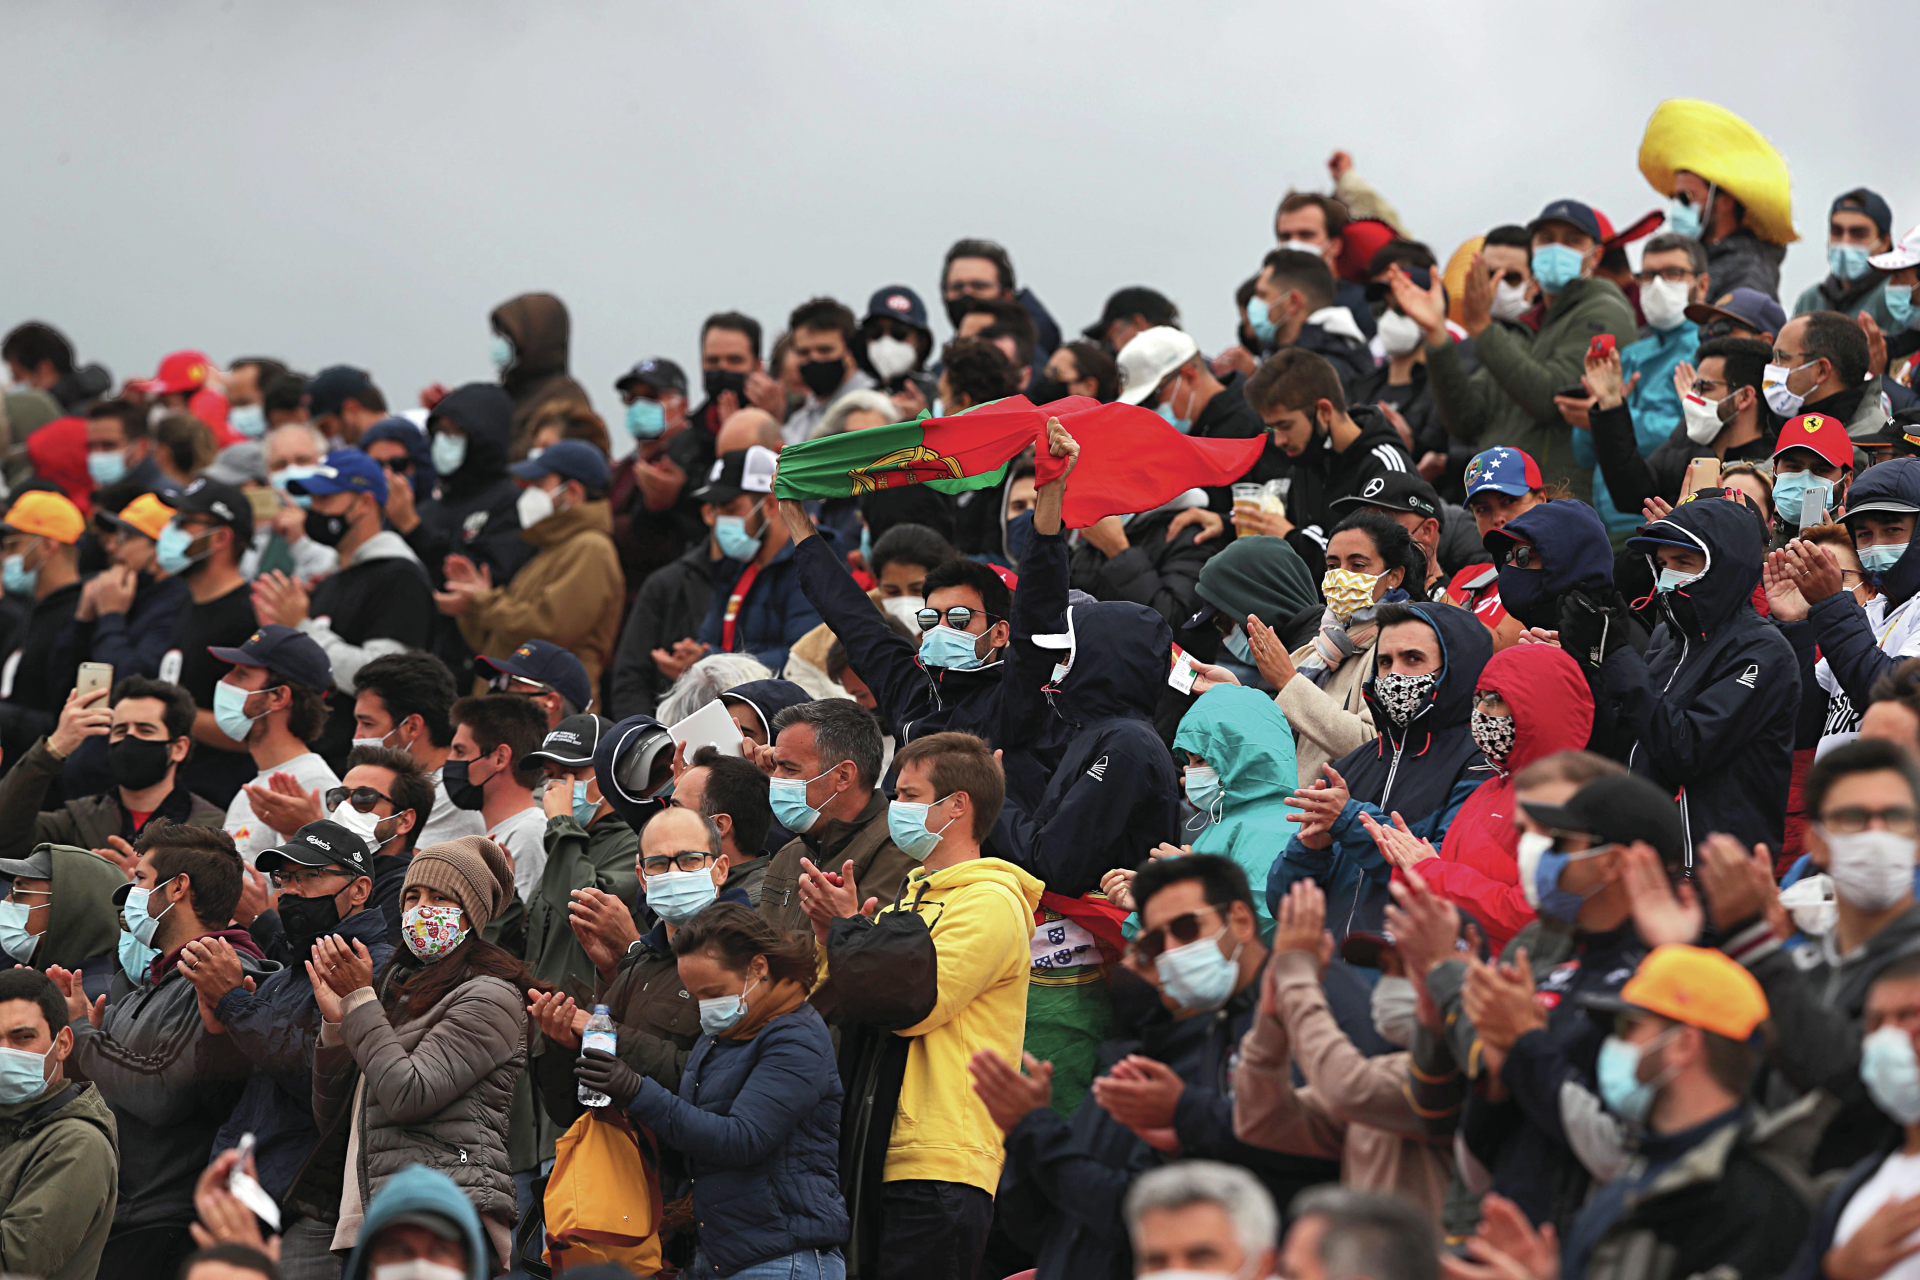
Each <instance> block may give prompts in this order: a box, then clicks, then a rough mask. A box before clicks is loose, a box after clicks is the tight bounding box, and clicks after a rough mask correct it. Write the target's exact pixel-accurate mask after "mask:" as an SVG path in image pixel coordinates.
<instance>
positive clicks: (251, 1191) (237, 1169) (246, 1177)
mask: <svg viewBox="0 0 1920 1280" xmlns="http://www.w3.org/2000/svg"><path fill="white" fill-rule="evenodd" d="M254 1143H255V1139H254V1136H253V1135H252V1134H251V1133H243V1134H241V1135H240V1143H239V1146H238V1147H237V1150H238V1151H239V1152H240V1158H239V1159H238V1160H235V1161H234V1162H233V1168H232V1169H231V1170H229V1171H228V1173H227V1190H228V1191H229V1192H231V1193H232V1195H233V1198H234V1199H235V1200H238V1201H239V1202H240V1203H241V1204H243V1205H245V1206H246V1207H247V1208H248V1209H250V1210H252V1211H253V1216H254V1217H256V1218H258V1219H260V1220H261V1221H262V1222H264V1223H266V1224H267V1226H268V1227H269V1228H271V1229H272V1230H274V1231H278V1230H279V1229H280V1206H279V1205H278V1204H275V1203H274V1199H273V1197H272V1196H270V1195H268V1194H267V1190H266V1188H265V1187H263V1186H261V1185H260V1181H259V1179H258V1178H256V1177H254V1175H253V1148H254Z"/></svg>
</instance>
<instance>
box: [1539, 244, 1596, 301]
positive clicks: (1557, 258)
mask: <svg viewBox="0 0 1920 1280" xmlns="http://www.w3.org/2000/svg"><path fill="white" fill-rule="evenodd" d="M1584 263H1585V260H1584V259H1583V258H1582V256H1581V254H1580V251H1579V250H1578V249H1572V248H1568V247H1567V246H1566V245H1564V244H1543V245H1541V246H1540V247H1539V248H1537V249H1535V250H1534V251H1533V278H1534V279H1535V280H1538V281H1539V282H1540V287H1541V288H1542V289H1545V290H1546V291H1547V292H1548V293H1558V292H1560V291H1561V290H1562V289H1564V288H1566V287H1567V286H1568V285H1570V284H1572V283H1573V282H1574V281H1575V280H1578V279H1579V278H1580V268H1581V267H1582V266H1583V265H1584Z"/></svg>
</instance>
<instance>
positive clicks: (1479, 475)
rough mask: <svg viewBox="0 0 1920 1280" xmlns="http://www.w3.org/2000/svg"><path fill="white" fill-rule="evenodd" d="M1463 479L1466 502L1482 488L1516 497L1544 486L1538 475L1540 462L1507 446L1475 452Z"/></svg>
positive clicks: (1544, 483) (1526, 453)
mask: <svg viewBox="0 0 1920 1280" xmlns="http://www.w3.org/2000/svg"><path fill="white" fill-rule="evenodd" d="M1465 482H1466V486H1467V500H1468V501H1472V500H1473V495H1474V494H1476V493H1479V492H1480V491H1481V490H1483V489H1492V490H1493V491H1495V492H1496V493H1504V494H1506V495H1507V496H1509V497H1513V498H1517V497H1519V496H1520V495H1521V494H1523V493H1529V492H1531V491H1532V490H1534V489H1539V488H1543V487H1545V485H1546V481H1544V480H1542V479H1541V478H1540V464H1539V463H1537V462H1535V461H1534V460H1533V455H1532V454H1530V453H1528V452H1526V451H1525V450H1524V449H1508V448H1499V449H1485V450H1482V451H1481V452H1479V453H1476V454H1474V455H1473V457H1472V458H1471V459H1469V460H1468V462H1467V470H1466V474H1465Z"/></svg>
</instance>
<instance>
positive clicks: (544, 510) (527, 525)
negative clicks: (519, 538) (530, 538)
mask: <svg viewBox="0 0 1920 1280" xmlns="http://www.w3.org/2000/svg"><path fill="white" fill-rule="evenodd" d="M513 509H514V510H515V511H516V512H518V513H519V515H520V527H521V528H522V529H531V528H533V526H535V525H537V524H539V523H540V522H541V521H542V520H545V519H546V518H547V517H548V516H550V515H552V514H553V513H554V506H553V495H552V494H550V493H548V492H547V491H546V490H545V489H542V488H541V487H540V486H539V485H537V484H530V485H528V486H527V487H526V488H524V489H522V490H521V491H520V497H519V498H518V499H517V500H516V501H515V502H514V504H513Z"/></svg>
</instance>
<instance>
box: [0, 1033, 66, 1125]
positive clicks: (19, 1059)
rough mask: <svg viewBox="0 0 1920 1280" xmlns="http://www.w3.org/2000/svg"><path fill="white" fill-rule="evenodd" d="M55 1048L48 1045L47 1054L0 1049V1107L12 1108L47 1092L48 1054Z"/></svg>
mask: <svg viewBox="0 0 1920 1280" xmlns="http://www.w3.org/2000/svg"><path fill="white" fill-rule="evenodd" d="M55 1034H56V1035H58V1034H59V1033H58V1032H55ZM54 1047H55V1046H53V1045H48V1046H47V1052H46V1053H28V1052H26V1051H25V1050H24V1049H0V1106H8V1107H11V1106H13V1105H15V1104H16V1103H21V1102H25V1101H27V1100H28V1099H30V1098H37V1097H39V1096H40V1095H41V1094H43V1093H45V1092H46V1091H47V1054H50V1053H52V1052H53V1050H54Z"/></svg>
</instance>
